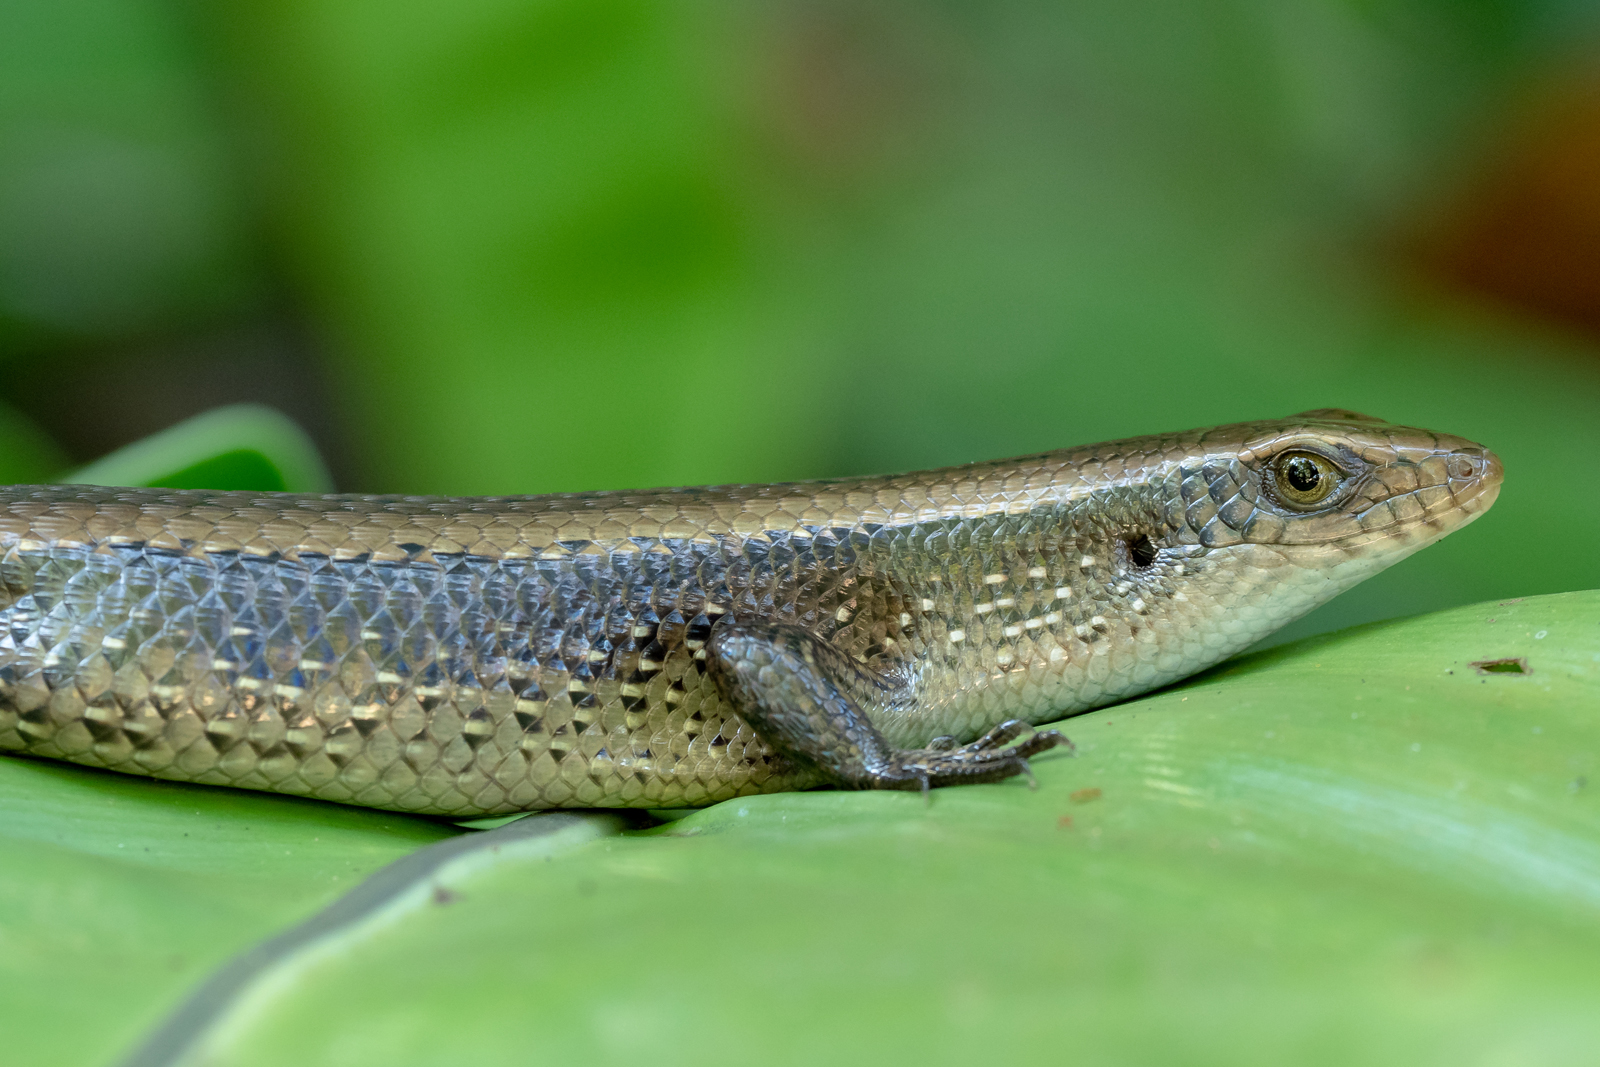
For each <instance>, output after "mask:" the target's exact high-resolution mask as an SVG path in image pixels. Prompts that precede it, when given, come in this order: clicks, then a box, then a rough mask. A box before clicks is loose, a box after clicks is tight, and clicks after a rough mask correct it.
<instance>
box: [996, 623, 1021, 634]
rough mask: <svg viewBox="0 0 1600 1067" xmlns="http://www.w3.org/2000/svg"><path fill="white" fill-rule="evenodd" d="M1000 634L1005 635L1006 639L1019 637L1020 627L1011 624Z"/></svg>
mask: <svg viewBox="0 0 1600 1067" xmlns="http://www.w3.org/2000/svg"><path fill="white" fill-rule="evenodd" d="M1000 632H1001V633H1003V634H1005V635H1006V636H1007V637H1021V636H1022V627H1020V626H1017V625H1015V624H1013V625H1011V626H1007V627H1006V628H1005V629H1004V630H1002V631H1000Z"/></svg>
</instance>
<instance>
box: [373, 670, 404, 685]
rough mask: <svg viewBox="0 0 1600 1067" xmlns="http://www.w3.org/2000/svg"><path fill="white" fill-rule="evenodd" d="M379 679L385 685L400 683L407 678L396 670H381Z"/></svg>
mask: <svg viewBox="0 0 1600 1067" xmlns="http://www.w3.org/2000/svg"><path fill="white" fill-rule="evenodd" d="M378 681H380V682H382V683H383V684H384V685H400V684H401V683H403V682H404V681H405V679H404V678H402V677H400V676H399V675H398V674H396V673H395V672H394V671H379V672H378Z"/></svg>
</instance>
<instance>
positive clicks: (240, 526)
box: [0, 409, 1501, 816]
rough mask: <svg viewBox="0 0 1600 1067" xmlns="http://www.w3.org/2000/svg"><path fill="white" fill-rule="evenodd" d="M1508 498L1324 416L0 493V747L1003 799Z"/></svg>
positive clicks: (202, 768)
mask: <svg viewBox="0 0 1600 1067" xmlns="http://www.w3.org/2000/svg"><path fill="white" fill-rule="evenodd" d="M1500 481H1501V465H1500V462H1499V460H1498V459H1497V458H1496V457H1495V456H1494V454H1493V453H1491V452H1489V451H1488V450H1486V449H1484V448H1483V447H1481V446H1479V445H1476V444H1473V443H1472V442H1470V441H1467V440H1464V439H1462V438H1458V437H1451V436H1447V435H1444V434H1438V433H1432V432H1429V431H1426V430H1419V429H1411V428H1406V427H1401V426H1395V425H1391V424H1388V423H1385V422H1382V421H1380V420H1377V419H1373V418H1369V417H1367V416H1362V415H1357V414H1355V413H1353V412H1348V411H1341V410H1334V409H1326V410H1319V411H1313V412H1306V413H1303V414H1301V415H1297V416H1294V417H1292V418H1288V419H1282V420H1276V421H1267V422H1253V423H1243V424H1237V425H1230V426H1221V427H1215V428H1212V429H1205V430H1196V431H1190V432H1185V433H1173V434H1166V435H1158V436H1151V437H1141V438H1135V439H1132V440H1125V441H1116V442H1111V443H1108V444H1098V445H1090V446H1086V447H1081V448H1073V449H1068V450H1065V451H1059V452H1050V453H1046V454H1043V455H1035V456H1027V457H1024V458H1020V459H1012V460H1004V461H1000V462H991V463H978V464H972V465H969V466H962V467H952V468H947V469H943V470H934V471H925V472H919V473H913V474H903V475H897V476H892V477H883V478H861V479H847V480H840V481H829V482H802V483H795V484H787V485H744V486H721V487H712V488H702V489H667V490H650V491H640V492H633V491H624V492H604V493H588V494H570V495H557V496H531V497H494V498H477V499H449V498H432V497H400V496H300V495H291V494H271V493H239V492H206V491H173V490H163V489H114V488H95V487H86V486H13V487H8V488H0V624H3V625H0V750H7V751H11V752H16V753H26V754H30V755H35V756H47V757H54V758H58V759H65V760H71V761H74V762H77V763H82V764H88V765H91V766H96V767H105V768H109V769H111V770H116V771H124V772H128V773H133V774H142V775H153V776H156V777H160V778H171V779H180V780H184V781H192V782H204V783H212V784H216V785H227V786H236V787H242V788H248V789H263V790H271V791H274V792H280V793H293V794H299V795H303V796H311V797H320V798H323V799H326V800H332V801H339V802H343V803H350V804H360V805H365V806H369V807H376V808H388V809H393V810H399V811H410V812H422V813H433V814H443V815H453V816H471V815H486V814H496V813H507V812H514V811H524V810H531V809H541V808H561V807H646V808H666V807H683V806H695V805H703V804H709V803H712V802H715V801H718V800H722V799H726V798H729V797H733V796H738V795H742V794H748V793H758V792H772V791H776V790H784V789H804V788H809V787H815V786H823V785H834V786H839V787H846V788H902V789H924V790H925V789H928V788H929V787H931V786H942V785H948V784H954V783H959V782H977V781H995V780H999V779H1003V778H1006V777H1010V776H1012V775H1015V774H1018V773H1021V772H1023V771H1025V770H1026V768H1027V759H1028V758H1029V757H1030V756H1032V755H1033V754H1035V753H1037V752H1040V751H1043V750H1044V749H1047V748H1049V747H1051V746H1052V745H1055V744H1057V743H1060V742H1061V741H1063V740H1064V739H1063V738H1061V736H1060V735H1059V734H1058V733H1056V732H1055V731H1031V730H1029V729H1028V727H1027V726H1026V724H1038V723H1045V722H1051V721H1054V720H1056V719H1059V718H1062V717H1064V716H1067V715H1070V714H1073V713H1075V712H1079V711H1084V710H1087V709H1090V708H1094V707H1098V706H1100V705H1103V704H1107V703H1110V702H1113V701H1116V700H1120V699H1123V698H1125V697H1129V696H1132V695H1134V694H1137V693H1141V692H1144V691H1146V690H1149V689H1152V688H1155V687H1157V686H1160V685H1163V684H1166V683H1168V682H1171V681H1174V680H1176V679H1179V678H1182V677H1184V676H1186V675H1188V674H1191V673H1193V672H1194V671H1197V670H1200V669H1202V668H1204V667H1207V666H1209V665H1211V664H1214V663H1216V662H1218V661H1219V660H1221V659H1223V658H1225V657H1227V656H1229V655H1231V654H1233V653H1234V652H1237V651H1239V650H1241V649H1243V648H1246V647H1247V646H1249V645H1251V644H1252V643H1254V642H1256V641H1257V640H1259V639H1260V638H1262V637H1263V636H1265V635H1267V634H1269V633H1271V632H1272V631H1273V630H1275V629H1277V628H1278V627H1280V626H1282V625H1283V624H1285V623H1287V622H1289V621H1291V620H1292V619H1295V618H1297V617H1299V616H1301V615H1303V614H1304V613H1306V612H1307V611H1309V610H1311V609H1312V608H1314V607H1316V606H1317V605H1319V604H1321V603H1323V602H1324V601H1326V600H1328V599H1329V598H1330V597H1332V596H1334V595H1336V594H1337V593H1339V592H1341V591H1342V590H1344V589H1347V588H1349V587H1350V586H1351V585H1353V584H1355V583H1356V582H1359V581H1361V580H1362V579H1364V578H1366V577H1368V576H1369V575H1371V574H1373V573H1375V572H1377V571H1379V570H1381V569H1383V568H1384V567H1387V566H1389V565H1390V564H1392V563H1394V562H1396V561H1398V560H1400V559H1402V558H1403V557H1405V556H1407V555H1409V554H1410V553H1412V552H1414V551H1416V550H1417V549H1419V548H1421V547H1423V546H1425V545H1427V544H1429V543H1431V542H1433V541H1435V540H1437V539H1438V538H1440V537H1442V536H1444V535H1445V534H1446V533H1449V532H1450V531H1452V530H1454V529H1456V528H1458V527H1460V526H1462V525H1464V524H1466V523H1467V522H1469V521H1471V520H1472V519H1473V518H1475V517H1476V516H1478V515H1480V514H1482V513H1483V512H1484V511H1485V510H1487V509H1488V507H1489V506H1490V505H1491V504H1492V503H1493V501H1494V499H1495V496H1496V494H1497V493H1498V491H1499V486H1500Z"/></svg>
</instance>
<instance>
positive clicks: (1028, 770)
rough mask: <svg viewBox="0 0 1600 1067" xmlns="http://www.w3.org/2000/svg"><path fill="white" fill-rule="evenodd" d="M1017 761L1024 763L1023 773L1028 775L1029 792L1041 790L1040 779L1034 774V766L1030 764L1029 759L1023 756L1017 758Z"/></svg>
mask: <svg viewBox="0 0 1600 1067" xmlns="http://www.w3.org/2000/svg"><path fill="white" fill-rule="evenodd" d="M1017 762H1018V763H1020V764H1022V773H1023V774H1025V775H1027V776H1028V790H1029V792H1033V793H1037V792H1038V791H1039V779H1037V778H1035V777H1034V776H1033V768H1032V767H1030V766H1028V761H1027V760H1026V759H1023V758H1021V757H1018V758H1017Z"/></svg>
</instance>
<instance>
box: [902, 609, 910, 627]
mask: <svg viewBox="0 0 1600 1067" xmlns="http://www.w3.org/2000/svg"><path fill="white" fill-rule="evenodd" d="M900 625H901V626H910V625H911V613H910V612H908V611H902V612H901V613H900Z"/></svg>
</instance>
